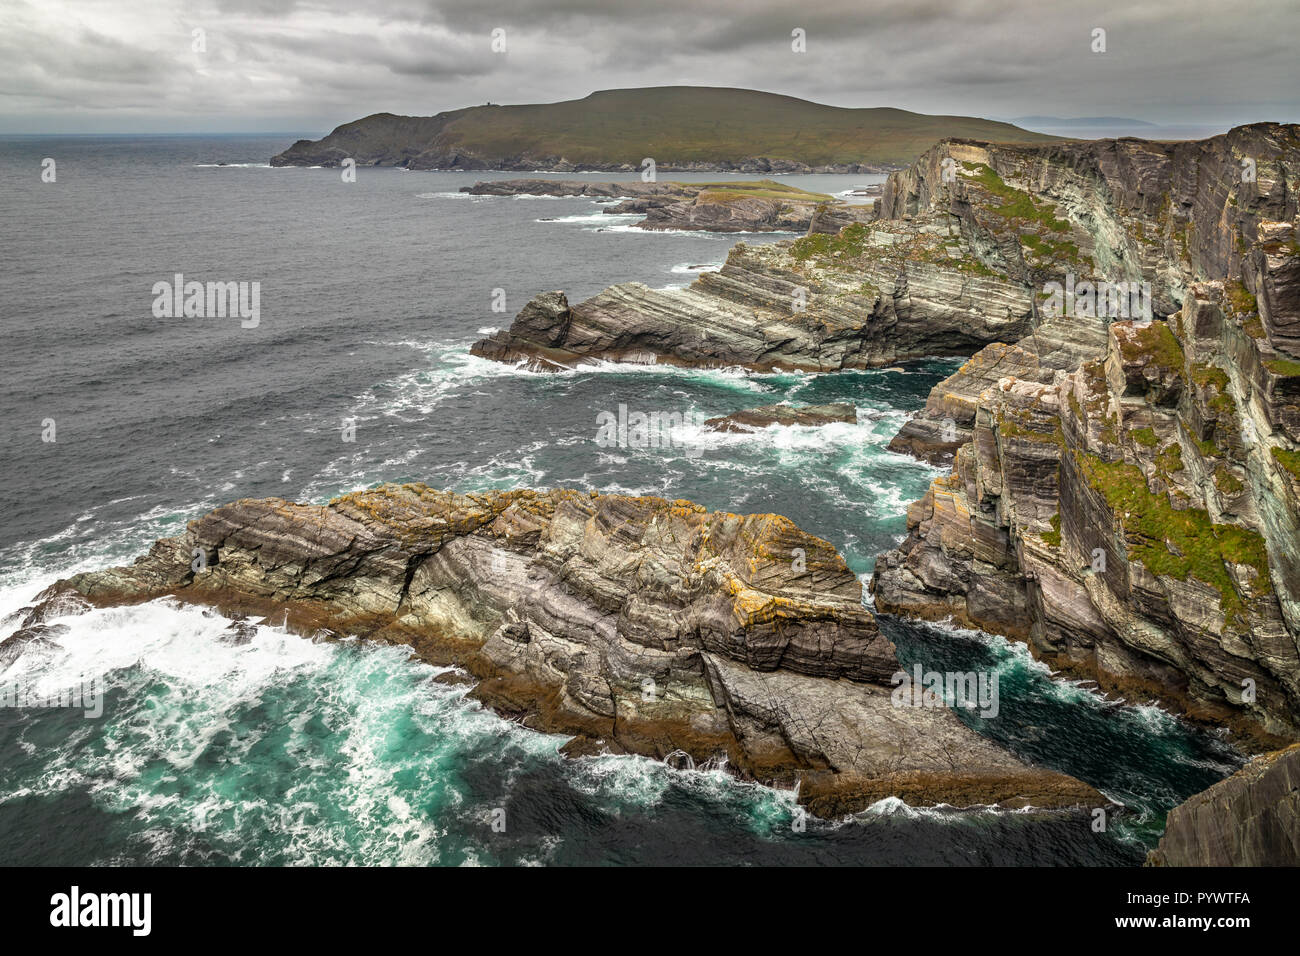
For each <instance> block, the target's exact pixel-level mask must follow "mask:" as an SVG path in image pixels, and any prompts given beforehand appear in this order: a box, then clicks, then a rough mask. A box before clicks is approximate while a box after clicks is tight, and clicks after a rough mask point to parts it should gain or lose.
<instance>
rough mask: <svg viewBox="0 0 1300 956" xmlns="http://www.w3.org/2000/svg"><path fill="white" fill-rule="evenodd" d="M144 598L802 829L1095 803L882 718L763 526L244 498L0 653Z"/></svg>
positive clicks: (855, 621)
mask: <svg viewBox="0 0 1300 956" xmlns="http://www.w3.org/2000/svg"><path fill="white" fill-rule="evenodd" d="M796 557H797V558H798V560H795V558H796ZM161 597H171V598H175V599H179V600H181V601H186V602H194V603H201V604H208V605H213V606H216V607H218V608H220V609H222V610H223V611H225V612H227V613H229V614H231V615H233V616H236V617H237V618H239V617H240V616H243V615H263V616H265V617H267V618H268V619H270V620H271V621H272V622H275V623H280V622H284V623H286V624H287V625H289V626H290V627H292V628H294V629H295V630H298V631H301V632H303V633H308V634H315V635H321V636H329V635H360V636H364V637H368V638H371V639H375V640H383V641H389V642H394V643H398V644H403V645H409V646H410V647H411V648H412V650H413V651H414V652H415V653H416V654H418V655H419V656H420V657H422V658H424V659H425V660H428V661H430V662H434V663H439V664H446V663H455V664H458V665H460V666H462V667H463V668H465V669H466V670H468V671H469V672H470V673H471V674H472V675H473V677H474V678H475V679H476V680H477V681H478V684H477V687H476V689H475V691H474V694H475V695H476V696H477V697H478V698H479V699H481V700H482V701H483V702H485V703H486V704H488V705H490V706H492V707H494V708H497V709H499V710H501V711H503V712H505V713H509V714H518V715H522V716H524V720H525V722H526V723H527V724H529V725H530V726H533V727H536V728H538V729H541V730H546V731H552V732H556V733H562V734H568V735H572V736H573V738H574V739H573V740H572V741H570V743H569V745H568V747H567V749H568V751H569V752H571V753H578V754H581V753H591V752H596V751H602V750H607V751H612V752H616V753H617V752H635V753H640V754H648V755H652V756H657V757H663V758H668V759H671V760H675V761H681V762H684V763H688V764H689V763H691V762H696V763H698V762H703V761H708V760H716V759H719V758H725V760H726V762H727V765H728V766H729V767H730V768H732V769H733V770H735V771H736V772H739V773H742V774H744V775H746V776H749V777H753V778H757V779H760V780H767V781H774V782H779V783H785V784H791V783H794V782H796V781H799V782H801V786H802V789H801V792H800V799H801V800H802V801H803V802H804V803H805V804H807V805H808V806H809V807H810V808H811V809H813V811H814V812H818V813H824V814H833V813H841V812H845V811H849V810H855V809H860V808H862V807H864V806H866V805H868V804H869V803H871V802H873V801H875V800H878V799H881V798H883V797H886V796H900V797H902V798H903V799H905V800H911V801H913V802H923V803H933V802H947V803H951V804H969V803H994V802H997V803H1002V804H1004V805H1006V806H1025V805H1033V806H1039V807H1062V806H1073V805H1090V806H1097V805H1101V804H1103V803H1104V802H1105V801H1104V798H1102V797H1101V796H1100V795H1099V794H1098V793H1097V792H1096V791H1094V790H1093V789H1092V788H1091V787H1089V786H1087V785H1085V784H1082V783H1080V782H1079V781H1077V780H1074V779H1073V778H1070V777H1067V776H1064V775H1062V774H1059V773H1055V772H1053V771H1049V770H1043V769H1039V768H1034V767H1030V766H1027V765H1025V764H1024V763H1022V762H1021V761H1020V760H1018V759H1017V758H1015V757H1013V756H1012V755H1011V754H1009V753H1007V752H1005V751H1003V750H1002V749H1000V748H999V747H997V746H996V745H994V744H992V743H990V742H989V741H987V740H985V739H983V738H981V737H980V736H978V735H977V734H975V733H974V732H972V731H971V730H969V729H968V728H967V727H966V726H965V725H964V724H963V723H962V722H961V720H960V719H959V718H958V717H957V716H956V714H955V713H953V712H952V711H951V710H949V709H948V708H947V707H942V706H940V707H920V708H916V707H900V706H895V705H894V703H893V701H892V700H891V690H890V686H891V684H890V682H891V675H893V674H894V672H895V671H897V669H898V663H897V660H896V657H895V654H894V647H893V645H892V644H891V643H890V641H889V640H888V639H887V638H886V637H884V636H883V635H882V634H881V632H880V631H879V629H878V628H877V626H876V622H875V619H874V618H873V617H872V615H871V613H870V612H869V611H868V610H867V609H866V608H865V607H864V606H863V605H862V603H861V586H860V584H859V582H858V580H857V578H856V577H855V576H854V575H853V573H852V572H850V571H849V569H848V567H847V566H846V565H845V563H844V561H843V559H842V558H841V557H840V556H839V555H838V554H837V553H836V552H835V550H834V548H832V547H831V545H829V544H827V543H826V542H825V541H822V540H820V539H818V538H815V537H813V536H811V535H808V534H806V533H804V532H802V531H800V530H799V529H798V528H797V527H795V526H794V525H793V524H792V523H791V522H790V521H789V520H788V519H785V518H782V517H779V516H776V515H743V516H742V515H735V514H727V513H722V512H716V513H709V512H707V511H706V510H705V509H704V508H702V507H700V506H699V505H695V504H692V503H690V502H687V501H665V500H663V499H659V498H630V497H623V496H619V495H597V494H595V493H590V494H588V493H579V492H574V491H560V490H557V491H551V492H545V493H542V492H533V491H510V492H489V493H484V494H474V495H464V496H462V495H455V494H451V493H446V492H438V491H433V490H431V489H429V488H427V487H425V486H423V485H385V486H382V487H380V488H378V489H375V490H372V491H365V492H356V493H353V494H349V495H345V496H343V497H341V498H338V499H336V500H334V501H332V502H330V504H328V505H325V506H313V505H300V504H293V503H291V502H288V501H284V500H281V499H266V500H243V501H238V502H235V503H233V504H230V505H226V506H224V507H221V508H218V509H217V510H215V511H213V512H211V513H209V514H207V515H204V516H203V517H201V518H199V519H197V520H195V521H193V522H191V523H190V525H189V528H188V530H187V531H186V532H185V534H184V535H182V536H180V537H177V538H169V539H163V540H160V541H158V542H157V543H156V544H155V545H154V546H153V548H152V549H151V550H150V551H149V553H148V554H146V555H144V556H142V557H140V558H138V559H137V560H136V562H135V563H134V564H132V565H130V566H126V567H118V568H112V569H108V570H105V571H99V572H94V573H86V574H79V575H77V576H75V577H73V578H71V579H69V580H67V581H63V582H60V583H59V584H57V585H55V586H54V587H52V588H50V589H49V590H47V591H46V592H45V593H44V594H43V595H42V596H41V600H42V603H41V604H40V605H38V606H37V607H35V608H33V609H32V610H31V612H30V613H29V614H28V615H27V617H26V619H25V620H24V621H23V626H24V628H26V629H27V630H26V631H25V634H20V635H19V636H18V637H17V638H11V639H10V640H20V641H31V640H35V639H41V640H47V639H49V638H48V636H46V635H40V636H39V638H37V637H32V636H31V635H33V634H37V633H38V632H37V630H36V629H37V628H39V627H40V626H41V625H42V624H44V623H45V622H47V621H49V620H50V619H52V618H53V617H56V616H58V615H60V614H66V613H72V612H75V611H77V610H85V609H86V608H87V607H88V606H89V605H90V604H94V605H114V604H122V603H135V602H140V601H146V600H150V599H155V598H161ZM25 635H26V636H25ZM241 635H243V631H239V632H238V633H234V634H233V635H232V640H237V639H241ZM8 644H9V642H8V641H6V642H5V643H4V644H0V648H4V649H6V650H7V649H8Z"/></svg>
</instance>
